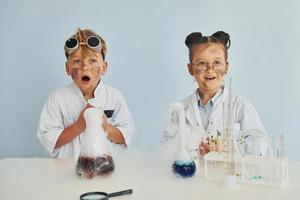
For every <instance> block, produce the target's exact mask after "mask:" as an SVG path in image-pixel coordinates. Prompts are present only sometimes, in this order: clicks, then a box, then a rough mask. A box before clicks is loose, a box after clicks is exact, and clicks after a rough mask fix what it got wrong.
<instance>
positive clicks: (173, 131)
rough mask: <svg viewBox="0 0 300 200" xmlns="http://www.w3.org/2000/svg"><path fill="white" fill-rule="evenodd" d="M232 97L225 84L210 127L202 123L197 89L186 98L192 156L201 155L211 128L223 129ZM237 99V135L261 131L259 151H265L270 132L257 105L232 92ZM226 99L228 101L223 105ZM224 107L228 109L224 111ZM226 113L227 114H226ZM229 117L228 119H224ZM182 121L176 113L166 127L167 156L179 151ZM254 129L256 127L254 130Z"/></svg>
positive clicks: (163, 145)
mask: <svg viewBox="0 0 300 200" xmlns="http://www.w3.org/2000/svg"><path fill="white" fill-rule="evenodd" d="M228 101H229V90H228V89H227V88H226V87H224V89H223V92H222V93H221V94H220V96H219V97H218V98H217V99H216V101H215V102H214V104H213V107H212V110H211V113H210V115H209V117H208V127H207V130H204V127H203V125H202V121H201V117H200V113H199V108H198V102H197V90H196V91H195V92H194V93H193V94H192V95H190V96H189V97H187V98H186V99H184V100H182V101H181V103H182V104H183V106H184V111H185V120H186V125H187V131H186V132H185V134H186V137H185V138H186V149H187V151H188V153H189V154H190V156H191V158H193V159H194V160H196V159H197V158H198V156H199V144H200V142H201V138H203V137H206V135H207V133H208V132H211V133H216V132H217V131H220V132H221V133H223V129H224V128H223V127H224V122H225V121H226V120H227V115H228V114H227V113H228V112H227V110H228V107H227V105H228ZM232 102H233V106H232V107H233V113H232V117H233V122H234V138H237V137H238V136H239V135H240V134H246V132H247V131H248V133H250V134H251V132H252V133H254V132H255V134H257V133H258V134H259V150H258V151H259V153H260V154H265V152H266V147H267V135H266V131H265V129H264V127H263V125H262V123H261V121H260V119H259V116H258V114H257V112H256V110H255V108H254V106H253V105H252V104H251V103H249V102H248V101H246V100H244V99H243V98H241V97H239V96H234V95H233V96H232ZM223 103H225V104H224V105H225V106H224V105H223ZM223 110H224V112H223ZM224 113H225V115H224ZM224 117H225V120H224V119H223V118H224ZM177 123H178V122H177V121H176V120H174V119H172V117H170V119H169V120H168V121H167V124H166V128H165V130H164V133H163V143H162V152H163V155H164V156H166V157H171V158H174V156H175V154H176V152H177V151H178V147H179V145H178V124H177ZM251 130H253V131H251Z"/></svg>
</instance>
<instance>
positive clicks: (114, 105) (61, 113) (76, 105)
mask: <svg viewBox="0 0 300 200" xmlns="http://www.w3.org/2000/svg"><path fill="white" fill-rule="evenodd" d="M94 95H95V98H94V99H93V102H92V103H91V104H92V105H93V106H95V107H101V108H102V109H103V110H113V115H112V117H111V118H108V123H110V124H112V125H113V126H114V127H116V128H118V129H119V130H120V131H121V132H122V135H123V137H124V139H125V142H126V146H128V145H129V144H130V141H131V138H132V135H133V133H134V124H133V119H132V116H131V114H130V111H129V109H128V107H127V104H126V101H125V99H124V97H123V96H122V94H121V92H120V91H119V90H117V89H115V88H112V87H110V86H107V85H104V84H103V82H102V81H101V82H100V83H99V84H98V86H97V88H96V89H95V91H94ZM85 106H86V101H85V99H84V98H83V95H82V92H81V90H80V89H79V88H78V86H77V85H76V84H75V83H74V82H73V83H71V84H69V85H68V86H66V87H64V88H61V89H58V90H55V91H54V92H52V93H51V94H50V95H49V97H48V99H47V100H46V102H45V104H44V107H43V110H42V113H41V116H40V122H39V127H38V131H37V135H38V138H39V140H40V142H41V143H42V145H43V146H44V147H45V149H46V150H47V152H48V153H49V154H50V155H51V157H58V158H77V157H78V156H79V153H80V144H81V141H83V137H84V134H80V135H79V136H77V137H76V138H74V139H73V140H72V141H71V142H70V143H68V144H65V145H63V146H62V147H60V148H56V149H54V147H55V144H56V142H57V139H58V137H59V135H60V134H61V132H62V131H63V130H64V129H65V128H67V127H68V126H70V125H72V124H73V123H74V122H75V121H76V120H77V119H78V117H79V114H80V112H81V111H82V109H83V108H84V107H85ZM110 146H114V147H117V146H118V147H125V145H116V144H115V145H110Z"/></svg>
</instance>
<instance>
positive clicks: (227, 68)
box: [225, 62, 229, 74]
mask: <svg viewBox="0 0 300 200" xmlns="http://www.w3.org/2000/svg"><path fill="white" fill-rule="evenodd" d="M228 70H229V63H228V62H226V65H225V74H227V72H228Z"/></svg>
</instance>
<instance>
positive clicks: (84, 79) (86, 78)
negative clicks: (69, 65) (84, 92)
mask: <svg viewBox="0 0 300 200" xmlns="http://www.w3.org/2000/svg"><path fill="white" fill-rule="evenodd" d="M81 80H82V81H85V82H88V81H90V80H91V78H90V77H89V76H83V77H82V78H81Z"/></svg>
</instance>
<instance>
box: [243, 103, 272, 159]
mask: <svg viewBox="0 0 300 200" xmlns="http://www.w3.org/2000/svg"><path fill="white" fill-rule="evenodd" d="M238 121H239V123H240V128H241V131H243V132H244V133H246V134H248V135H249V136H248V140H250V138H253V137H256V136H258V139H259V141H258V145H259V146H258V148H259V149H258V151H259V152H258V153H259V154H260V155H265V154H266V151H267V144H268V136H267V133H266V131H265V128H264V126H263V124H262V122H261V120H260V118H259V116H258V113H257V112H256V109H255V107H254V106H253V105H252V104H251V103H250V102H247V101H243V102H242V104H241V105H240V108H239V111H238ZM253 148H254V147H248V149H249V150H248V151H249V152H250V153H251V152H252V153H253V150H250V149H253ZM246 151H247V150H246Z"/></svg>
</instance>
